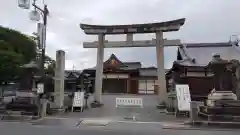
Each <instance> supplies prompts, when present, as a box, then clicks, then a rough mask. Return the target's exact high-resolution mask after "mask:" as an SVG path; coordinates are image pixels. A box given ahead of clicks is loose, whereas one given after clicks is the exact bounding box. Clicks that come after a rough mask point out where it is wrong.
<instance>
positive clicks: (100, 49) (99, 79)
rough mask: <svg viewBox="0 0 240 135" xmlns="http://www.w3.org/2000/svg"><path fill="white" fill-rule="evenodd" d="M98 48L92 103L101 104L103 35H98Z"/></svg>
mask: <svg viewBox="0 0 240 135" xmlns="http://www.w3.org/2000/svg"><path fill="white" fill-rule="evenodd" d="M98 42H99V45H98V48H97V66H96V77H95V92H94V101H97V102H98V103H100V104H102V79H103V56H104V35H103V34H100V35H98Z"/></svg>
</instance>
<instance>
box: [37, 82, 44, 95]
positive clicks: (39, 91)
mask: <svg viewBox="0 0 240 135" xmlns="http://www.w3.org/2000/svg"><path fill="white" fill-rule="evenodd" d="M37 93H38V94H41V93H44V84H41V83H39V84H37Z"/></svg>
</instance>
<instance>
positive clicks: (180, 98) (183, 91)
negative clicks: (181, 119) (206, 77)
mask: <svg viewBox="0 0 240 135" xmlns="http://www.w3.org/2000/svg"><path fill="white" fill-rule="evenodd" d="M176 92H177V102H178V109H179V111H190V102H191V96H190V91H189V86H188V85H185V84H184V85H176Z"/></svg>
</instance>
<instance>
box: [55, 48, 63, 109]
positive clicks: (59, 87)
mask: <svg viewBox="0 0 240 135" xmlns="http://www.w3.org/2000/svg"><path fill="white" fill-rule="evenodd" d="M64 70H65V52H64V51H62V50H58V51H57V53H56V68H55V78H54V79H55V80H54V103H55V105H56V107H57V108H59V109H62V108H63V101H64Z"/></svg>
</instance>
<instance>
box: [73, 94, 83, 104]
mask: <svg viewBox="0 0 240 135" xmlns="http://www.w3.org/2000/svg"><path fill="white" fill-rule="evenodd" d="M83 102H84V92H74V98H73V105H72V107H83Z"/></svg>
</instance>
